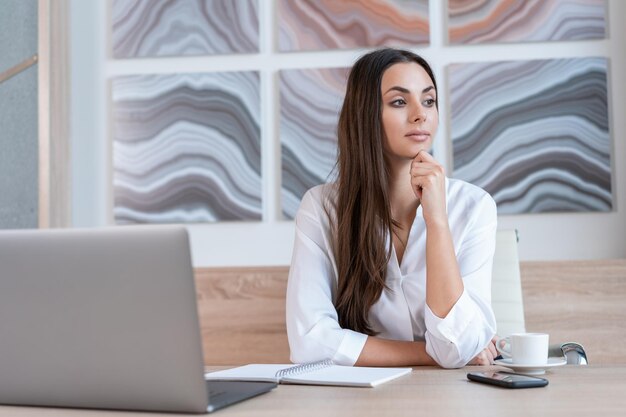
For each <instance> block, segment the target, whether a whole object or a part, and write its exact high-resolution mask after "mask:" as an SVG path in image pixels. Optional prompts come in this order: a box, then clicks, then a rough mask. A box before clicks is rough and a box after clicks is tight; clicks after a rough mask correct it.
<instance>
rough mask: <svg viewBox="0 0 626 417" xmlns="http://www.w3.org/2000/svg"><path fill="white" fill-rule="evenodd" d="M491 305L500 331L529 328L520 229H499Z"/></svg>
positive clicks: (503, 332) (519, 330) (500, 333)
mask: <svg viewBox="0 0 626 417" xmlns="http://www.w3.org/2000/svg"><path fill="white" fill-rule="evenodd" d="M491 305H492V307H493V312H494V314H495V315H496V324H497V326H498V335H500V336H507V335H509V334H511V333H517V332H525V331H526V326H525V324H524V302H523V299H522V282H521V278H520V268H519V257H518V255H517V231H516V230H498V231H497V233H496V252H495V254H494V257H493V274H492V281H491Z"/></svg>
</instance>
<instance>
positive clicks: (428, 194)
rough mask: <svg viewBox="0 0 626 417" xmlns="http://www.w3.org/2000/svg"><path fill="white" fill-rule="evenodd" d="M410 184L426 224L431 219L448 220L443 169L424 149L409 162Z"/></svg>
mask: <svg viewBox="0 0 626 417" xmlns="http://www.w3.org/2000/svg"><path fill="white" fill-rule="evenodd" d="M411 186H412V188H413V192H414V193H415V196H416V197H417V198H419V199H420V204H421V205H422V210H423V213H424V220H425V221H426V225H428V224H429V223H430V222H432V221H445V222H447V221H448V215H447V213H446V175H445V171H444V169H443V167H442V166H441V165H440V164H439V163H438V162H437V161H435V159H434V158H433V157H432V156H430V154H429V153H428V152H426V151H419V153H418V154H417V155H416V156H415V158H413V162H411Z"/></svg>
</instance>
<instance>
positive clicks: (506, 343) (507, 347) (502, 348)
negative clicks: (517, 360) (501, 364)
mask: <svg viewBox="0 0 626 417" xmlns="http://www.w3.org/2000/svg"><path fill="white" fill-rule="evenodd" d="M496 350H497V351H498V353H499V354H500V355H502V356H503V357H505V358H510V357H511V338H510V337H503V338H502V339H498V341H497V342H496Z"/></svg>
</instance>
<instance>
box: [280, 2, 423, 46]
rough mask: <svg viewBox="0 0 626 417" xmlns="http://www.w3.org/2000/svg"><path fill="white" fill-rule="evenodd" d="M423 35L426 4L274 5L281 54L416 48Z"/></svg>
mask: <svg viewBox="0 0 626 417" xmlns="http://www.w3.org/2000/svg"><path fill="white" fill-rule="evenodd" d="M429 30H430V28H429V24H428V0H278V47H279V50H280V51H283V52H284V51H303V50H324V49H350V48H359V47H368V46H369V47H371V46H416V45H419V44H426V43H428V41H429Z"/></svg>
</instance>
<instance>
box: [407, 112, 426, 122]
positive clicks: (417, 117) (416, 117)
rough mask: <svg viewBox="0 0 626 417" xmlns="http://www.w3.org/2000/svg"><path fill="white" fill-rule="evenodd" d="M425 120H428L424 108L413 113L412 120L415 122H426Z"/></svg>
mask: <svg viewBox="0 0 626 417" xmlns="http://www.w3.org/2000/svg"><path fill="white" fill-rule="evenodd" d="M425 120H426V113H425V112H423V111H422V109H417V110H416V111H415V112H414V113H413V114H412V115H411V122H413V123H418V122H424V121H425Z"/></svg>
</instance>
